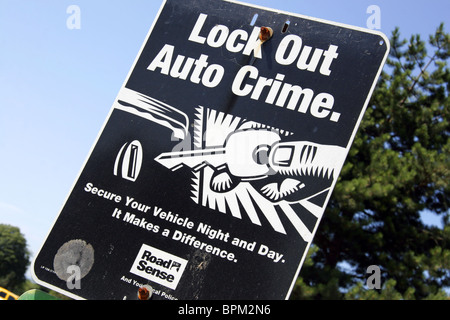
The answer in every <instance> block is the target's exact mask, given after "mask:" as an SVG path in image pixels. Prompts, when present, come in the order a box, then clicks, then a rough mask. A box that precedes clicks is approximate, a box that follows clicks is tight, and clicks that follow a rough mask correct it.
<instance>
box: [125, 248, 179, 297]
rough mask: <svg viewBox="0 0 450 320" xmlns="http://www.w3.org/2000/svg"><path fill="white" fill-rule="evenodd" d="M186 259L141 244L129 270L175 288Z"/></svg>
mask: <svg viewBox="0 0 450 320" xmlns="http://www.w3.org/2000/svg"><path fill="white" fill-rule="evenodd" d="M186 264H187V260H185V259H181V258H180V257H177V256H174V255H172V254H170V253H167V252H165V251H162V250H159V249H156V248H153V247H151V246H149V245H146V244H143V245H142V246H141V249H140V250H139V253H138V255H137V256H136V259H135V260H134V263H133V266H132V267H131V270H130V272H131V273H134V274H136V275H138V276H140V277H143V278H145V279H148V280H150V281H153V282H156V283H158V284H161V285H163V286H165V287H167V288H170V289H173V290H175V289H176V287H177V285H178V282H179V281H180V279H181V276H182V275H183V272H184V268H185V267H186Z"/></svg>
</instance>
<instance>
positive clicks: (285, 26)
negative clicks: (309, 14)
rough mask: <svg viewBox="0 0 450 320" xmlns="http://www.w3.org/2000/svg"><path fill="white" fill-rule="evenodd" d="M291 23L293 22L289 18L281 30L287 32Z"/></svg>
mask: <svg viewBox="0 0 450 320" xmlns="http://www.w3.org/2000/svg"><path fill="white" fill-rule="evenodd" d="M290 24H291V22H290V21H289V20H287V21H286V22H285V23H284V25H283V29H282V30H281V32H282V33H286V32H287V30H288V29H289V25H290Z"/></svg>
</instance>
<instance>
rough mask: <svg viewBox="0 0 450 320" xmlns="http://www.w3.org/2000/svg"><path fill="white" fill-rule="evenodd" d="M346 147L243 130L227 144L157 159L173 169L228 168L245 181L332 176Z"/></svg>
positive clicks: (344, 154) (231, 136)
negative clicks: (275, 175)
mask: <svg viewBox="0 0 450 320" xmlns="http://www.w3.org/2000/svg"><path fill="white" fill-rule="evenodd" d="M345 156H346V149H345V148H342V147H339V146H333V145H321V144H317V143H313V142H308V141H290V142H281V141H280V136H279V135H278V134H277V133H276V132H274V131H267V130H259V129H254V130H253V129H252V130H241V131H236V132H234V133H232V134H230V136H229V137H228V138H227V140H226V142H225V145H224V146H223V147H215V148H209V149H202V150H194V151H181V152H166V153H162V154H161V155H159V156H158V157H156V158H155V160H156V161H157V162H159V163H160V164H162V165H164V166H165V167H166V168H168V169H171V170H173V171H175V170H178V169H179V168H181V167H182V166H187V167H189V168H191V169H192V170H194V171H198V170H200V169H202V168H204V167H205V166H208V165H209V166H211V167H213V168H215V169H217V170H220V169H222V168H224V167H225V166H226V167H227V168H228V170H229V172H230V173H231V174H232V175H233V176H235V177H238V178H240V179H242V180H252V179H253V180H256V179H262V178H265V177H267V176H269V175H273V174H277V173H278V174H282V175H283V176H285V177H289V176H290V177H301V176H303V177H305V176H308V177H315V178H318V179H326V180H328V179H330V178H332V177H333V176H334V174H336V172H338V171H339V168H340V167H341V166H342V164H343V161H344V160H345Z"/></svg>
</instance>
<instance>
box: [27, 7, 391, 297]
mask: <svg viewBox="0 0 450 320" xmlns="http://www.w3.org/2000/svg"><path fill="white" fill-rule="evenodd" d="M262 27H263V28H262ZM388 49H389V43H388V42H387V40H386V38H385V37H384V36H383V35H381V34H379V33H377V32H372V31H368V30H362V29H359V28H355V27H349V26H344V25H340V24H336V23H331V22H327V21H321V20H316V19H311V18H307V17H303V16H300V15H296V14H289V13H283V12H278V11H272V10H265V9H262V8H260V7H254V6H250V5H244V4H242V3H234V2H230V1H217V0H215V1H211V0H195V1H194V0H192V1H186V0H167V1H165V2H164V4H163V6H162V7H161V10H160V13H159V16H158V18H157V20H156V21H155V23H154V25H153V27H152V28H151V31H150V33H149V35H148V37H147V39H146V41H145V43H144V46H143V48H142V50H141V52H140V53H139V55H138V58H137V60H136V62H135V64H134V66H133V68H132V70H131V72H130V75H129V77H128V78H127V80H126V81H125V84H124V86H123V87H122V89H121V90H120V92H119V94H118V96H117V99H116V101H115V103H114V105H113V107H112V109H111V112H110V114H109V115H108V117H107V121H106V122H105V125H104V127H103V128H102V130H101V133H100V135H99V137H98V140H97V141H96V143H95V145H94V147H93V149H92V151H91V153H90V155H89V157H88V159H87V161H86V163H85V165H84V167H83V170H82V171H81V174H80V175H79V177H78V178H77V180H76V182H75V184H74V187H73V189H72V190H71V192H70V195H69V196H68V198H67V200H66V202H65V205H64V207H63V208H62V211H61V212H60V215H59V217H58V218H57V220H56V222H55V224H54V226H53V228H52V230H51V231H50V233H49V235H48V238H47V239H46V241H45V242H44V244H43V246H42V248H41V250H40V253H39V254H38V256H37V258H36V259H35V261H34V266H33V272H34V277H35V279H36V281H37V282H38V283H40V284H42V285H44V286H47V287H50V288H53V289H55V290H57V291H60V292H63V293H64V294H67V295H69V296H71V297H75V298H84V299H137V298H138V297H137V292H138V288H139V287H140V286H143V285H149V286H151V288H152V289H153V292H152V293H153V294H152V299H155V300H157V299H171V300H175V299H209V300H212V299H287V298H288V297H289V294H290V292H291V290H292V288H293V285H294V282H295V280H296V277H297V276H298V274H299V270H300V267H301V265H302V263H303V260H304V259H305V256H306V253H307V250H308V248H309V246H310V244H311V241H312V239H313V236H314V233H315V231H316V229H317V227H318V225H319V221H320V219H321V217H322V215H323V213H324V210H325V206H326V204H327V202H328V199H329V197H330V194H331V191H332V189H333V187H334V185H335V183H336V180H337V178H338V174H339V172H340V170H341V168H342V165H343V163H344V161H345V158H346V156H347V153H348V150H349V148H350V145H351V142H352V140H353V137H354V135H355V133H356V130H357V127H358V125H359V123H360V121H361V118H362V116H363V113H364V110H365V108H366V106H367V104H368V101H369V98H370V94H371V92H372V90H373V88H374V86H375V83H376V80H377V78H378V75H379V73H380V71H381V68H382V65H383V63H384V61H385V59H386V55H387V52H388Z"/></svg>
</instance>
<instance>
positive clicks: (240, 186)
mask: <svg viewBox="0 0 450 320" xmlns="http://www.w3.org/2000/svg"><path fill="white" fill-rule="evenodd" d="M115 108H117V109H121V110H124V111H127V112H131V113H134V114H136V115H138V116H140V117H143V118H145V119H148V120H150V121H152V122H154V123H158V124H160V125H162V126H165V127H167V128H170V129H171V130H172V131H173V134H174V136H175V137H177V138H179V139H182V140H184V139H191V135H190V134H189V133H188V128H189V118H188V116H187V115H186V114H185V113H184V112H182V111H180V110H178V109H176V108H174V107H172V106H170V105H168V104H166V103H163V102H161V101H158V100H156V99H154V98H151V97H148V96H145V95H143V94H141V93H138V92H135V91H133V90H130V89H127V88H124V89H122V91H121V92H120V94H119V99H118V101H117V102H116V103H115ZM193 127H194V133H193V137H192V139H193V141H192V142H193V145H194V150H184V151H167V152H164V153H161V154H160V155H158V156H157V157H156V158H155V159H154V161H156V162H157V163H158V164H159V165H162V166H163V167H165V168H166V169H168V170H171V171H176V170H179V169H181V168H189V169H190V170H191V171H192V173H193V175H194V178H193V180H192V190H186V192H190V193H191V194H192V197H191V199H192V200H193V201H195V202H196V203H197V204H199V205H202V206H205V207H208V208H210V209H213V210H216V211H220V212H223V213H230V214H231V215H232V216H233V217H235V218H239V219H243V214H246V216H247V217H248V218H249V219H250V220H251V222H252V223H254V224H257V225H262V223H261V219H260V216H261V215H263V216H264V217H265V218H266V219H267V221H268V222H269V223H270V225H271V226H272V228H273V229H274V230H275V231H277V232H280V233H284V234H285V233H286V229H285V227H284V225H283V223H282V222H281V219H280V216H279V215H280V214H281V213H284V214H285V215H286V217H287V218H288V220H289V221H290V222H291V223H292V225H293V226H294V227H295V229H296V230H297V232H298V233H299V235H300V236H301V237H302V238H303V240H304V241H306V242H309V241H311V240H312V232H313V231H312V230H311V228H307V227H306V226H305V224H304V222H303V221H302V220H301V219H300V217H299V215H298V214H297V213H296V210H297V209H298V208H299V206H300V207H302V208H303V210H307V211H308V212H309V213H310V214H312V215H313V216H315V217H316V218H317V219H320V218H321V215H322V213H323V209H324V208H323V207H324V205H325V202H326V201H325V198H326V197H327V196H328V192H329V190H330V188H331V186H332V184H333V182H334V181H335V180H336V179H337V175H338V173H339V171H340V168H341V167H342V165H343V162H344V160H345V157H346V154H347V151H346V149H345V148H343V147H340V146H334V145H324V144H318V143H314V142H310V141H289V137H290V136H292V135H293V133H291V132H288V131H285V130H282V129H279V128H273V127H270V126H267V125H264V124H261V123H257V122H254V121H251V120H248V119H242V118H240V117H237V116H233V115H231V114H225V113H223V112H219V111H216V110H214V109H210V108H204V107H201V106H200V107H197V108H196V114H195V119H193ZM130 152H132V151H131V149H130ZM130 155H131V153H130ZM319 198H320V199H321V200H320V201H317V199H319Z"/></svg>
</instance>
